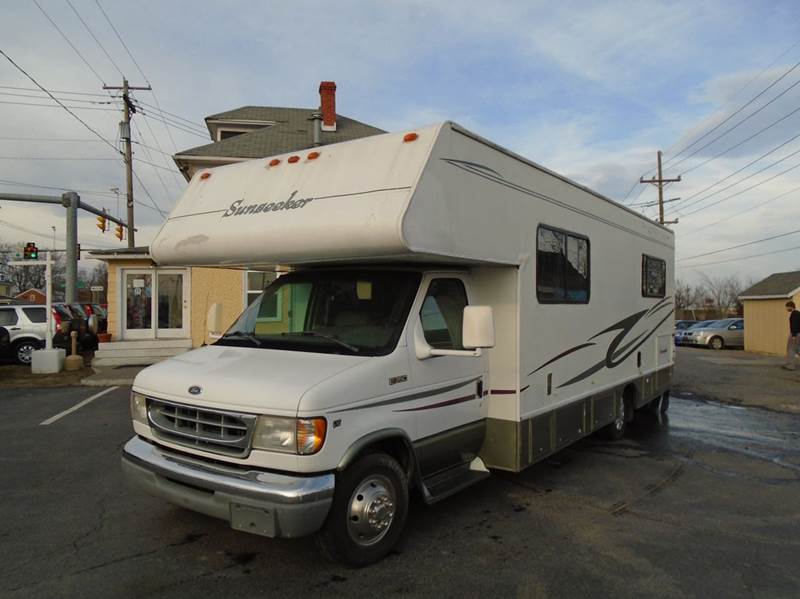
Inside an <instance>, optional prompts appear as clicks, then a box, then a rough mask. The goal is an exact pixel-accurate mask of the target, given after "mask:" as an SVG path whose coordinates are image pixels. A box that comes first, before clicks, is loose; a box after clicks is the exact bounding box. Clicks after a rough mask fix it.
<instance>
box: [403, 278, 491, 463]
mask: <svg viewBox="0 0 800 599" xmlns="http://www.w3.org/2000/svg"><path fill="white" fill-rule="evenodd" d="M426 283H427V284H426ZM468 283H469V281H468V279H467V278H466V277H465V278H461V277H458V276H447V277H437V278H433V279H432V280H428V281H426V282H424V283H423V285H424V286H425V287H426V292H425V296H424V298H423V301H422V304H421V305H419V307H418V312H417V314H415V315H413V316H412V318H415V319H417V318H418V319H419V320H420V322H421V324H422V328H423V331H424V335H425V339H426V341H427V342H428V344H429V345H430V346H432V347H433V348H434V349H463V346H462V343H461V340H462V326H461V325H462V321H463V314H464V306H466V305H467V304H468V303H469V302H468V297H467V285H468ZM410 347H414V345H413V333H412V338H411V340H410ZM410 359H411V361H412V364H411V375H412V380H413V381H414V385H415V386H418V387H425V388H428V389H431V390H434V393H435V390H440V392H439V393H435V394H434V395H432V396H431V397H429V398H426V401H425V402H424V403H423V402H422V401H420V403H421V404H422V405H420V406H418V407H416V408H415V412H416V414H417V417H418V419H417V434H418V436H419V438H420V439H421V441H419V442H418V447H417V453H418V458H419V463H420V469H421V470H422V474H423V476H424V475H427V474H430V473H432V472H437V471H439V470H442V469H444V468H447V467H449V466H453V465H455V464H458V463H459V462H464V461H469V460H471V459H472V458H473V457H475V456H476V455H477V454H478V450H479V449H480V447H481V444H482V442H483V437H484V434H485V430H486V422H485V419H486V415H487V411H488V410H487V405H488V404H487V402H486V399H485V398H484V397H483V391H484V389H485V388H486V364H487V361H486V356H485V354H484V355H483V356H481V357H469V356H436V357H433V358H428V359H426V360H418V359H417V358H416V357H415V356H414V355H413V353H412V355H411V358H410Z"/></svg>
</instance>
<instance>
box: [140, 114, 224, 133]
mask: <svg viewBox="0 0 800 599" xmlns="http://www.w3.org/2000/svg"><path fill="white" fill-rule="evenodd" d="M139 114H141V115H142V116H143V117H144V118H146V119H149V118H153V117H150V116H149V115H148V114H147V113H146V112H141V111H140V113H139ZM166 122H167V123H168V124H169V126H170V127H172V128H174V129H177V130H178V131H183V132H184V133H188V134H190V135H195V136H197V137H202V138H204V139H208V133H205V134H204V133H198V132H197V131H192V130H191V129H185V128H184V127H182V126H180V125H176V124H175V123H173V122H172V121H170V120H167V121H166Z"/></svg>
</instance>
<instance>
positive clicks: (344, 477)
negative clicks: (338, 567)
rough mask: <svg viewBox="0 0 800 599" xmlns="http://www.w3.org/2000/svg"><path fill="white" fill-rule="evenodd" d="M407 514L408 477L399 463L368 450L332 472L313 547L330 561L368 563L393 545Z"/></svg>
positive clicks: (355, 564)
mask: <svg viewBox="0 0 800 599" xmlns="http://www.w3.org/2000/svg"><path fill="white" fill-rule="evenodd" d="M367 514H368V515H369V516H370V517H369V518H367V517H366V516H367ZM407 516H408V480H407V478H406V474H405V472H403V469H402V468H401V467H400V464H398V463H397V460H395V459H394V458H392V457H390V456H388V455H386V454H385V453H372V454H368V455H366V456H364V457H363V458H361V459H360V460H358V461H357V462H356V463H355V464H353V465H351V466H350V467H349V468H347V469H346V470H345V471H344V472H342V473H340V474H338V475H337V477H336V492H335V494H334V496H333V504H332V505H331V511H330V512H329V513H328V518H327V520H326V521H325V524H324V525H323V526H322V529H321V530H320V531H319V532H318V533H317V536H316V541H317V546H318V547H319V549H320V550H321V552H322V554H323V555H324V556H325V557H326V558H328V559H329V560H331V561H336V562H341V563H345V564H348V565H350V566H355V567H362V566H368V565H369V564H373V563H375V562H377V561H380V560H381V559H383V558H384V557H386V555H387V554H388V553H389V552H390V551H391V550H392V548H393V547H394V546H395V545H396V544H397V541H398V540H399V539H400V535H401V534H402V533H403V528H404V527H405V523H406V517H407Z"/></svg>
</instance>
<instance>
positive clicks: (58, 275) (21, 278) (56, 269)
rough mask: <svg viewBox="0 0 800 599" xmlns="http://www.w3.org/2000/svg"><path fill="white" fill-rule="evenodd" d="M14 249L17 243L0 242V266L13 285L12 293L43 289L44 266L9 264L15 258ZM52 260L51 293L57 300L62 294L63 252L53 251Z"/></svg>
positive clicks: (64, 272) (64, 270)
mask: <svg viewBox="0 0 800 599" xmlns="http://www.w3.org/2000/svg"><path fill="white" fill-rule="evenodd" d="M16 250H17V245H14V244H11V243H0V267H2V270H3V271H4V273H5V275H6V277H7V278H8V280H9V281H11V283H12V284H13V285H14V293H22V292H23V291H26V290H28V289H39V290H44V284H45V267H44V266H11V265H10V264H8V263H9V262H11V261H13V260H15V258H16ZM42 257H43V256H42ZM53 261H54V264H53V295H54V298H55V299H56V300H57V299H59V298H61V297H63V295H64V291H63V290H64V281H65V276H64V275H65V274H66V270H67V269H66V259H65V256H64V254H63V253H54V254H53Z"/></svg>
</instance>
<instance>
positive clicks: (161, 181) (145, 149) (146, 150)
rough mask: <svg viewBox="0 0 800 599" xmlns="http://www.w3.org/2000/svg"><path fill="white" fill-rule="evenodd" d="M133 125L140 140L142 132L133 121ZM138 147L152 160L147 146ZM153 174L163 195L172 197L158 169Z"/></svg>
mask: <svg viewBox="0 0 800 599" xmlns="http://www.w3.org/2000/svg"><path fill="white" fill-rule="evenodd" d="M145 122H146V121H145ZM133 125H134V128H135V129H136V133H138V134H139V137H140V138H141V137H143V136H142V132H141V130H140V129H139V125H137V124H136V121H134V123H133ZM139 145H140V146H142V148H144V151H145V154H147V157H148V158H150V159H151V160H152V159H153V155H152V154H151V153H150V149H149V148H148V147H147V146H145V145H144V144H141V143H139ZM137 160H139V159H137ZM139 162H143V163H145V164H148V163H147V162H145V161H143V160H139ZM154 172H155V174H156V177H157V178H158V182H159V183H161V187H163V188H164V193H165V194H167V197H169V196H170V195H172V194H171V193H170V191H169V190H168V189H167V185H166V183H164V179H163V178H162V177H161V173H160V172H159V170H158V169H155V170H154Z"/></svg>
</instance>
